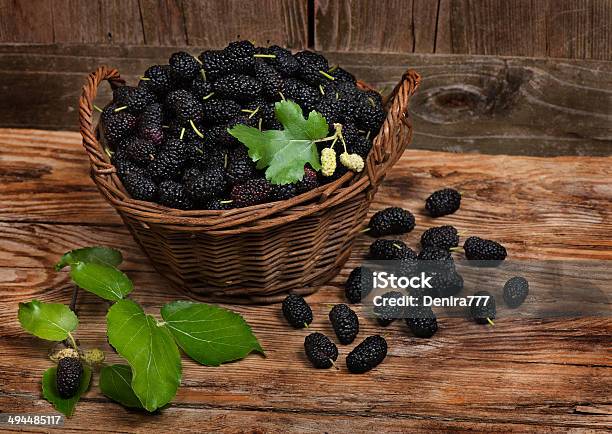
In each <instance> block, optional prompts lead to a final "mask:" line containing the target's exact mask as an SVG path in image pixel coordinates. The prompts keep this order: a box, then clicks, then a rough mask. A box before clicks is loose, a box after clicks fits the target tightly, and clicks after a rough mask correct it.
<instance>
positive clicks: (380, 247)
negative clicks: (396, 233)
mask: <svg viewBox="0 0 612 434" xmlns="http://www.w3.org/2000/svg"><path fill="white" fill-rule="evenodd" d="M414 255H415V253H414V251H413V250H412V249H411V248H410V247H408V246H406V244H405V243H404V242H403V241H400V240H385V239H379V240H376V241H374V242H373V243H372V244H371V245H370V257H371V258H372V259H374V260H377V261H399V260H401V259H405V258H407V257H411V256H414Z"/></svg>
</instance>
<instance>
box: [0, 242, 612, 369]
mask: <svg viewBox="0 0 612 434" xmlns="http://www.w3.org/2000/svg"><path fill="white" fill-rule="evenodd" d="M115 246H116V247H117V248H122V247H123V246H122V245H120V244H115ZM122 251H124V252H125V253H126V256H127V258H128V259H127V261H126V264H125V266H123V265H122V267H121V268H122V269H123V270H125V271H126V272H127V274H128V275H129V276H130V277H131V278H132V280H133V281H134V283H135V288H136V289H135V291H134V293H133V294H132V295H133V296H134V297H135V300H138V302H139V303H142V304H143V306H146V307H147V308H148V309H149V310H150V311H151V312H154V313H155V312H157V310H158V309H159V308H160V307H161V306H162V305H163V304H165V303H167V302H169V301H172V300H177V299H186V298H188V297H189V296H188V294H186V293H185V292H183V291H182V290H181V289H180V288H174V287H171V286H169V285H168V283H167V282H166V281H165V280H164V279H160V276H159V274H157V273H155V272H154V271H153V270H152V269H151V267H150V266H149V265H148V264H146V259H145V258H144V255H143V254H142V253H140V252H135V253H132V252H133V251H134V247H133V246H130V249H129V250H128V249H126V250H122ZM360 257H362V255H361V253H359V252H355V254H354V255H353V262H352V263H350V264H348V265H347V266H346V267H345V269H344V270H343V272H342V273H340V275H339V276H338V277H336V278H334V279H333V281H332V282H330V284H328V285H325V286H322V287H321V288H320V290H319V291H318V292H317V293H315V294H314V295H312V296H309V297H308V302H309V304H310V305H311V306H313V309H314V313H315V317H316V318H315V322H314V323H313V327H316V328H317V330H319V328H322V329H323V330H324V332H325V333H328V332H330V333H332V334H333V331H332V330H331V326H330V325H329V324H328V321H327V313H328V311H329V304H330V303H340V302H345V300H344V291H343V285H344V282H345V281H346V278H347V275H348V273H349V272H350V270H351V268H352V266H353V265H355V264H357V263H358V262H359V259H360ZM41 262H42V261H41ZM137 264H143V265H142V266H141V268H140V270H137V271H134V269H133V268H134V266H135V265H137ZM141 270H142V271H141ZM0 282H1V283H2V290H0V295H1V296H2V299H3V300H4V301H5V303H6V306H7V307H10V308H7V309H3V310H0V320H2V324H3V331H2V335H3V337H4V338H5V339H21V338H25V337H26V335H25V334H24V332H23V331H22V330H21V328H20V326H19V324H18V322H17V317H16V315H15V313H16V309H17V303H19V302H22V301H24V300H25V301H27V300H30V299H33V298H36V299H40V300H44V301H47V302H53V303H69V302H70V297H71V294H72V284H71V283H70V280H69V276H68V272H66V271H63V272H59V273H58V272H55V271H54V270H53V269H52V267H51V266H49V267H46V268H42V267H38V268H36V267H30V268H26V267H18V266H13V267H5V266H4V265H3V266H0ZM471 285H472V283H471V282H470V283H469V284H468V285H467V286H466V289H465V293H466V294H467V293H472V291H473V290H474V288H473V287H470V288H468V286H471ZM537 288H538V285H537V283H536V282H532V290H536V291H537ZM549 297H552V295H551V294H549V293H545V292H544V289H542V290H541V291H540V293H538V294H537V298H536V299H535V300H537V301H534V302H537V303H540V302H542V300H544V301H545V302H547V303H549V302H552V299H550V300H549ZM78 300H79V302H78V306H79V317H80V318H81V320H82V321H81V322H82V325H81V328H79V333H78V336H79V337H80V338H81V339H86V340H97V339H99V335H100V330H103V329H104V321H105V318H104V315H103V314H102V315H101V314H100V311H101V310H103V309H105V307H104V303H101V302H100V300H99V299H98V298H96V297H95V296H93V295H90V294H88V293H85V292H83V291H81V292H80V295H79V297H78ZM228 307H230V308H231V309H234V310H237V311H238V312H240V313H241V314H243V315H244V316H245V317H246V318H247V320H248V321H249V323H250V324H251V325H252V326H253V327H254V330H255V331H256V332H257V334H258V336H261V337H262V339H264V340H265V341H266V342H267V343H269V346H270V345H271V348H273V349H274V350H273V351H274V353H275V354H276V353H278V352H279V351H280V352H286V353H287V357H291V355H292V354H293V355H294V354H295V353H296V349H297V348H298V347H294V348H281V347H282V345H283V343H285V342H289V341H291V342H294V343H295V342H299V339H300V336H301V337H302V338H303V335H302V334H300V333H298V334H297V336H296V332H295V331H294V330H292V329H291V328H288V327H284V319H282V317H281V316H280V306H279V305H278V304H277V305H262V306H248V305H240V306H238V305H235V306H228ZM527 308H528V306H525V307H523V308H521V309H523V310H525V309H527ZM354 309H355V311H356V312H357V313H358V315H359V317H360V318H361V326H362V327H361V329H362V331H363V336H367V335H368V333H369V334H372V333H376V332H381V330H380V328H379V327H378V326H377V325H376V322H375V321H374V320H373V319H371V318H369V315H368V314H367V311H366V308H365V307H361V306H355V307H354ZM497 313H498V315H497V319H496V320H495V324H496V326H495V328H494V329H490V328H488V327H482V326H481V325H478V324H475V323H473V322H471V321H468V320H467V319H465V318H449V317H440V318H439V320H438V321H439V326H440V330H439V332H438V333H437V334H436V335H435V336H436V337H435V340H432V341H424V340H420V339H418V338H413V337H412V336H411V335H410V333H408V329H407V327H406V326H405V324H403V322H401V321H398V322H396V323H394V324H393V325H392V326H389V327H387V328H385V329H384V332H385V334H386V335H387V336H388V337H389V340H390V342H393V345H392V346H393V354H395V355H397V356H398V357H405V358H410V359H411V358H419V357H423V356H425V355H428V354H432V357H435V358H436V359H438V358H439V359H452V357H453V354H454V357H456V358H458V359H463V360H465V361H469V360H479V359H481V358H482V357H483V355H482V352H483V349H484V348H486V350H487V351H488V354H487V356H486V359H487V361H490V362H499V363H503V362H507V363H508V364H516V365H515V367H516V368H517V369H520V366H519V365H520V364H530V363H537V364H542V365H546V364H550V365H565V364H567V365H571V366H584V367H588V366H594V365H595V366H602V367H604V366H605V367H610V368H612V361H611V360H610V359H609V357H606V351H607V344H606V337H607V334H608V332H609V331H610V327H612V320H611V319H610V318H605V317H598V318H555V319H542V318H538V317H536V315H532V317H531V318H527V317H522V318H520V319H517V317H516V313H515V311H513V310H511V309H509V308H507V307H505V306H504V304H503V302H501V301H500V302H499V303H498V311H497ZM275 341H277V342H275ZM483 341H486V345H485V344H484V343H483ZM37 342H38V343H40V342H39V341H37V340H36V339H34V340H33V341H32V342H28V343H24V344H23V345H25V346H29V345H36V344H37ZM99 344H101V343H99Z"/></svg>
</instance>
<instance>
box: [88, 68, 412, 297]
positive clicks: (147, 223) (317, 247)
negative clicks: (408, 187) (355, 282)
mask: <svg viewBox="0 0 612 434" xmlns="http://www.w3.org/2000/svg"><path fill="white" fill-rule="evenodd" d="M104 80H108V81H109V83H110V84H111V86H112V87H115V86H118V85H122V84H124V81H123V80H122V79H121V78H120V76H119V73H118V72H117V70H116V69H112V68H108V67H104V66H103V67H100V68H98V69H97V70H96V71H95V72H93V73H91V74H90V75H89V77H88V79H87V83H86V84H85V86H83V93H82V96H81V98H80V100H79V113H80V129H81V135H82V136H83V146H84V147H85V150H86V151H87V154H88V155H89V160H90V162H91V176H92V178H93V180H94V182H95V183H96V185H97V186H98V189H99V190H100V192H101V193H102V195H103V196H104V197H105V198H106V200H107V201H108V202H109V203H110V204H111V205H112V206H113V207H115V209H116V210H117V212H118V213H119V215H120V216H121V218H122V219H123V221H124V222H125V224H126V225H127V227H128V228H129V230H130V232H131V233H132V235H133V236H134V239H135V240H136V241H137V242H138V244H140V246H141V247H142V249H143V250H144V251H145V253H146V254H147V255H148V256H149V258H150V259H151V261H152V263H153V265H154V266H155V268H156V269H157V270H158V271H159V273H161V274H162V275H164V276H166V277H167V278H168V279H170V281H171V282H172V283H173V284H175V285H176V286H177V287H180V288H183V289H186V290H188V291H190V292H191V293H192V294H195V295H198V296H204V297H205V298H206V299H209V300H214V301H224V302H235V303H271V302H277V301H280V300H281V299H282V298H283V297H284V296H285V295H286V293H287V292H289V291H290V292H294V293H298V294H302V295H305V294H310V293H313V292H315V291H316V289H317V285H321V284H324V283H325V282H327V281H328V280H329V279H331V278H332V277H333V276H334V275H335V274H336V273H337V272H338V271H339V270H340V268H341V267H342V266H343V265H344V263H345V262H346V260H347V259H348V258H349V256H350V254H351V249H352V246H353V242H354V240H355V237H356V235H357V234H358V233H359V231H360V229H361V226H362V223H363V220H364V219H365V217H366V215H367V212H368V208H369V206H370V203H371V201H372V199H373V198H374V194H375V193H376V190H377V187H378V185H379V184H380V183H381V182H382V180H383V178H384V176H385V173H386V172H387V170H389V168H390V167H391V166H392V165H393V164H395V162H396V161H397V160H398V159H399V158H400V156H401V155H402V152H403V151H404V148H405V147H406V145H407V144H408V143H409V142H410V140H411V137H412V124H411V121H410V118H409V116H408V102H409V100H410V97H411V96H412V94H413V93H414V91H415V90H416V88H417V86H418V85H419V81H420V77H419V75H418V74H417V73H416V72H414V71H412V70H409V71H408V72H406V73H405V74H404V76H403V77H402V79H401V81H400V82H399V83H398V85H397V86H396V87H395V89H394V90H393V92H392V93H391V95H390V96H389V98H387V100H386V105H387V109H388V115H387V118H386V120H385V122H384V124H383V126H382V128H381V130H380V133H379V134H378V136H377V137H376V139H375V140H374V146H373V148H372V151H371V152H370V155H369V156H368V159H367V161H366V168H365V169H364V171H363V172H362V173H360V174H359V175H357V176H355V175H354V174H353V173H350V172H349V173H347V174H345V175H344V176H343V177H342V178H340V179H338V180H336V181H334V182H332V183H330V184H326V185H324V186H321V187H319V188H317V189H315V190H312V191H309V192H307V193H305V194H302V195H300V196H297V197H294V198H292V199H290V200H287V201H283V202H273V203H266V204H262V205H257V206H252V207H248V208H240V209H232V210H227V211H209V210H199V211H180V210H175V209H169V208H166V207H164V206H161V205H158V204H155V203H150V202H143V201H138V200H134V199H132V198H131V197H130V196H129V194H128V193H127V192H126V190H125V188H124V187H123V185H122V184H121V181H120V180H119V178H118V176H117V174H116V172H115V168H114V166H113V165H112V164H111V163H110V160H109V157H108V155H107V154H106V152H105V151H104V149H103V146H102V145H101V143H100V141H99V138H100V136H99V131H98V128H97V127H96V126H95V125H94V123H93V122H94V121H93V103H94V99H95V97H96V94H97V91H98V86H99V85H100V83H101V82H102V81H104ZM361 85H362V86H365V85H364V84H363V83H361Z"/></svg>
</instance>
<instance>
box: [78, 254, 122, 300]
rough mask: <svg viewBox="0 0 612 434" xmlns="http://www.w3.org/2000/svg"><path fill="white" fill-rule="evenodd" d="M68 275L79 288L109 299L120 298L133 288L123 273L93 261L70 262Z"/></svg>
mask: <svg viewBox="0 0 612 434" xmlns="http://www.w3.org/2000/svg"><path fill="white" fill-rule="evenodd" d="M70 277H71V278H72V280H73V281H74V283H76V284H77V285H78V286H79V288H83V289H84V290H86V291H89V292H92V293H94V294H96V295H97V296H98V297H102V298H103V299H105V300H110V301H118V300H121V299H122V298H123V297H125V296H126V295H128V294H129V293H130V292H132V289H134V285H133V284H132V281H131V280H130V279H129V277H127V276H126V275H125V274H124V273H122V272H121V271H119V270H117V269H116V268H115V267H109V266H107V265H100V264H96V263H94V262H77V263H74V264H72V265H71V267H70Z"/></svg>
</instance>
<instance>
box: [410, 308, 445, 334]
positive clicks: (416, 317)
mask: <svg viewBox="0 0 612 434" xmlns="http://www.w3.org/2000/svg"><path fill="white" fill-rule="evenodd" d="M406 325H407V326H408V328H409V329H410V331H411V332H412V334H413V335H415V336H416V337H417V338H430V337H432V336H433V335H434V334H436V332H437V331H438V320H437V319H436V314H435V313H434V312H433V311H432V310H431V307H428V306H418V307H416V306H415V307H413V308H411V309H409V311H408V317H407V318H406Z"/></svg>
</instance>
